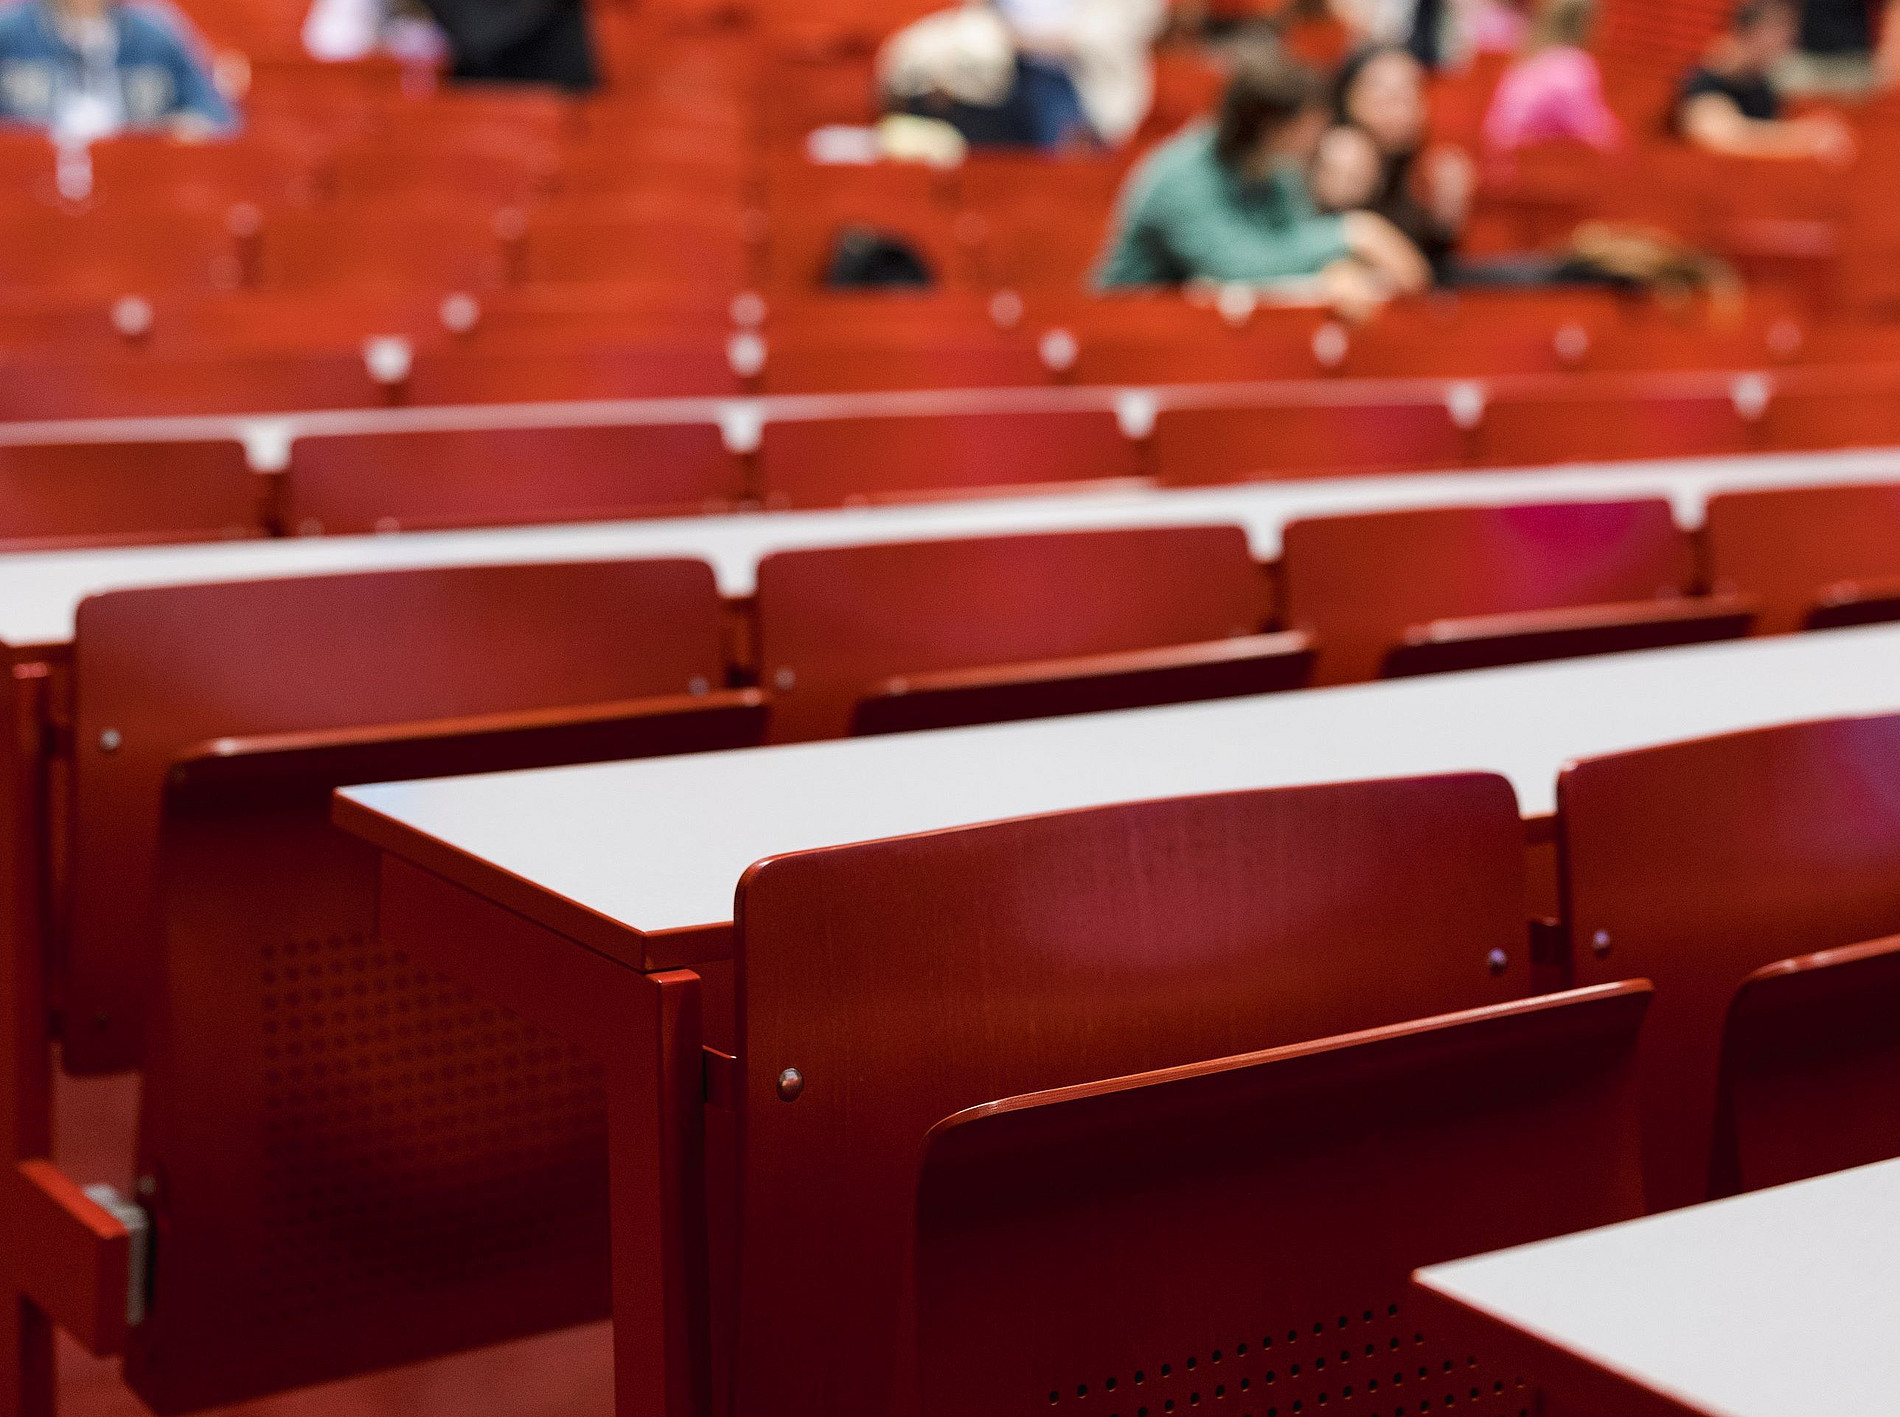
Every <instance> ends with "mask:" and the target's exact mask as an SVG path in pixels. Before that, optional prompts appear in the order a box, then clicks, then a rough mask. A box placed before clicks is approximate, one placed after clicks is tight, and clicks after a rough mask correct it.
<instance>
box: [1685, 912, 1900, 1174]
mask: <svg viewBox="0 0 1900 1417" xmlns="http://www.w3.org/2000/svg"><path fill="white" fill-rule="evenodd" d="M1896 1156H1900V939H1885V940H1870V941H1868V942H1866V943H1864V944H1859V945H1848V946H1846V947H1845V948H1842V949H1838V950H1823V951H1821V952H1820V953H1818V954H1811V955H1804V956H1802V957H1800V958H1798V959H1787V960H1779V961H1777V962H1776V963H1774V964H1769V965H1764V966H1763V967H1762V968H1760V969H1758V970H1756V971H1755V972H1754V973H1753V974H1751V975H1749V976H1748V978H1747V979H1745V980H1743V981H1742V985H1741V987H1740V988H1739V989H1738V990H1736V993H1735V998H1734V1001H1733V1002H1732V1003H1731V1004H1730V1005H1729V1010H1728V1021H1727V1023H1726V1024H1725V1025H1724V1026H1723V1029H1722V1070H1721V1080H1720V1083H1719V1086H1718V1090H1717V1093H1716V1116H1715V1155H1714V1157H1713V1160H1712V1163H1711V1166H1710V1173H1709V1176H1710V1179H1709V1187H1710V1194H1711V1195H1714V1196H1727V1195H1734V1194H1737V1193H1738V1192H1741V1191H1755V1190H1760V1189H1762V1188H1763V1187H1766V1186H1785V1185H1789V1184H1791V1183H1792V1182H1795V1181H1804V1180H1806V1179H1808V1178H1809V1177H1810V1176H1825V1175H1830V1174H1832V1173H1834V1172H1836V1171H1846V1170H1849V1169H1850V1168H1852V1167H1855V1166H1867V1165H1871V1164H1873V1163H1874V1162H1877V1161H1887V1160H1891V1159H1892V1158H1893V1157H1896Z"/></svg>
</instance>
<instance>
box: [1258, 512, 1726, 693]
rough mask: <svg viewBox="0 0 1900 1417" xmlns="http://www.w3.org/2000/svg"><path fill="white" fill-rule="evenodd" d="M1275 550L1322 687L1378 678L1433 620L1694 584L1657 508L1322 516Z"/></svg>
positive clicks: (1604, 601)
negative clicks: (1315, 654)
mask: <svg viewBox="0 0 1900 1417" xmlns="http://www.w3.org/2000/svg"><path fill="white" fill-rule="evenodd" d="M1281 547H1282V550H1281V555H1280V577H1281V592H1282V596H1283V601H1282V614H1281V618H1282V619H1283V620H1284V621H1285V622H1286V623H1287V625H1289V626H1290V627H1292V628H1295V629H1300V630H1305V631H1307V632H1308V633H1310V634H1312V635H1314V636H1315V637H1316V638H1317V640H1318V642H1319V648H1320V656H1319V667H1318V670H1317V674H1316V677H1317V679H1318V681H1319V682H1320V683H1322V684H1339V683H1352V682H1357V681H1359V680H1365V679H1373V678H1376V677H1378V676H1379V675H1380V673H1381V672H1382V671H1383V670H1384V668H1385V665H1386V663H1387V657H1388V656H1389V655H1391V654H1392V652H1393V651H1394V650H1397V649H1400V648H1401V647H1402V646H1404V645H1406V643H1407V641H1408V638H1409V637H1410V635H1409V632H1411V631H1412V630H1413V628H1414V627H1420V626H1425V625H1427V624H1429V622H1432V621H1438V620H1448V619H1458V618H1464V617H1469V616H1480V615H1506V614H1521V613H1524V612H1531V611H1546V610H1555V609H1559V608H1576V607H1583V606H1597V605H1608V604H1617V603H1622V602H1630V601H1639V600H1658V599H1669V598H1672V597H1678V596H1681V595H1684V594H1686V593H1687V592H1688V591H1689V590H1690V589H1691V587H1692V584H1693V581H1694V577H1695V567H1694V562H1693V557H1692V556H1691V553H1690V547H1689V542H1688V539H1687V538H1686V537H1684V536H1683V534H1682V533H1681V531H1679V530H1678V529H1677V527H1676V523H1675V520H1674V518H1673V517H1672V516H1671V514H1670V510H1669V504H1668V503H1666V502H1663V501H1646V502H1573V503H1555V504H1550V505H1545V506H1525V507H1455V508H1443V509H1436V510H1429V511H1408V512H1373V513H1367V514H1363V515H1355V516H1342V517H1316V518H1312V519H1308V520H1302V521H1294V522H1291V523H1289V524H1288V525H1287V527H1286V529H1285V531H1284V533H1283V534H1282V542H1281ZM1534 657H1539V656H1534ZM1493 662H1497V661H1496V660H1493ZM1401 667H1402V666H1401Z"/></svg>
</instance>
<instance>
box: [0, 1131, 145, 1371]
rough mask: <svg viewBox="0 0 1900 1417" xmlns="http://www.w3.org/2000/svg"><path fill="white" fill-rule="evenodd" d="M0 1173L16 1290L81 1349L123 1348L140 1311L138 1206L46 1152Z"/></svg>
mask: <svg viewBox="0 0 1900 1417" xmlns="http://www.w3.org/2000/svg"><path fill="white" fill-rule="evenodd" d="M4 1180H5V1186H4V1187H3V1188H0V1190H4V1197H0V1241H3V1242H4V1245H5V1265H6V1268H8V1269H10V1270H11V1271H12V1275H13V1278H14V1280H15V1282H16V1283H17V1284H18V1285H19V1288H20V1292H21V1293H22V1294H23V1295H25V1297H26V1298H28V1299H30V1300H32V1301H33V1303H34V1305H35V1306H37V1307H38V1308H39V1309H40V1310H41V1311H42V1312H43V1313H45V1314H46V1315H47V1316H48V1317H49V1318H51V1319H52V1320H53V1322H54V1323H56V1324H58V1325H59V1326H60V1327H61V1328H63V1329H65V1330H66V1331H67V1332H68V1333H70V1334H71V1335H72V1336H73V1337H74V1338H76V1339H78V1340H79V1342H80V1344H81V1345H82V1346H83V1347H84V1348H85V1349H86V1351H87V1352H88V1353H91V1354H93V1355H94V1356H95V1357H101V1358H103V1357H106V1356H108V1355H111V1354H114V1353H118V1352H120V1351H122V1350H123V1349H124V1347H125V1334H126V1329H127V1328H128V1327H130V1326H131V1325H132V1324H134V1323H137V1322H139V1321H140V1320H141V1319H142V1318H143V1317H144V1307H145V1258H146V1234H147V1232H146V1227H145V1222H144V1212H142V1211H140V1210H139V1209H138V1207H137V1206H134V1205H132V1204H130V1203H129V1202H126V1201H123V1200H120V1199H119V1198H117V1197H116V1196H115V1195H113V1194H112V1193H111V1192H110V1189H109V1188H105V1187H87V1188H84V1189H82V1188H81V1187H80V1186H78V1185H77V1184H75V1183H74V1182H73V1181H72V1180H71V1178H69V1177H68V1176H67V1175H66V1173H65V1172H63V1171H61V1170H60V1169H59V1168H58V1167H57V1166H55V1165H54V1164H53V1163H52V1162H50V1161H46V1160H39V1159H36V1160H31V1161H22V1162H19V1163H18V1164H17V1165H16V1166H15V1167H14V1168H13V1170H12V1171H11V1173H9V1174H8V1175H7V1176H6V1177H5V1178H4Z"/></svg>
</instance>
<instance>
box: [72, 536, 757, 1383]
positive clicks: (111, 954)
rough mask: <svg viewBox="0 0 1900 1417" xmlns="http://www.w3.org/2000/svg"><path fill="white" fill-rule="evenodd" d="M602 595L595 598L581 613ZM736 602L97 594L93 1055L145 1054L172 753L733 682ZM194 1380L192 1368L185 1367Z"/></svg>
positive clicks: (361, 588) (84, 626)
mask: <svg viewBox="0 0 1900 1417" xmlns="http://www.w3.org/2000/svg"><path fill="white" fill-rule="evenodd" d="M580 605H585V606H587V607H588V613H587V614H585V615H580V614H576V613H575V607H576V606H580ZM722 633H723V608H722V605H721V602H720V599H719V595H718V592H717V589H716V587H715V586H714V583H713V579H712V571H711V569H710V568H709V567H708V566H706V565H705V564H704V563H701V562H695V561H657V562H611V563H594V564H574V565H552V566H516V567H492V566H491V567H477V568H457V569H450V570H428V571H394V572H376V573H365V574H360V575H346V576H331V577H318V578H310V579H286V580H265V581H254V582H236V583H230V584H223V585H206V586H197V587H177V588H166V589H160V590H133V591H121V592H114V593H111V594H108V595H104V596H97V597H94V598H91V599H88V600H86V601H84V602H83V603H82V604H81V605H80V607H79V612H78V620H77V628H76V632H75V639H74V664H75V669H76V672H77V674H78V675H79V686H80V687H79V694H78V702H77V704H76V708H75V712H76V715H77V718H78V729H77V731H78V733H79V736H80V737H81V739H83V741H84V742H86V743H87V744H88V745H96V744H98V743H99V742H100V741H101V735H102V734H105V733H106V731H107V730H108V729H110V730H112V731H113V733H114V734H115V735H116V741H118V742H119V743H121V744H122V745H123V746H122V747H119V748H116V749H114V750H112V751H110V752H102V751H96V750H95V751H88V752H85V753H80V754H77V755H76V764H77V766H76V784H75V789H74V791H75V797H74V804H75V805H74V811H73V830H74V840H73V845H72V853H71V872H70V876H71V879H70V881H69V882H68V883H67V885H68V889H69V890H70V892H71V902H72V904H71V910H72V914H71V924H70V930H71V940H70V949H69V952H68V954H67V957H66V959H65V961H64V964H65V970H66V974H67V976H68V977H67V978H66V980H65V986H64V987H65V988H66V989H67V991H68V993H69V996H70V997H71V998H72V1000H73V1007H75V1008H83V1011H84V1017H85V1018H86V1019H88V1020H89V1021H91V1024H92V1026H91V1027H89V1028H88V1029H87V1030H86V1031H85V1035H84V1037H83V1038H81V1037H74V1038H72V1039H70V1040H68V1042H67V1047H66V1050H65V1061H66V1064H67V1066H68V1068H70V1069H72V1070H74V1071H77V1072H85V1073H92V1072H100V1071H111V1070H114V1069H118V1068H124V1067H128V1066H131V1065H133V1064H135V1063H136V1062H137V1061H138V1059H139V1057H140V1048H141V1044H142V1037H143V1020H144V1003H145V999H146V995H147V992H148V988H149V983H150V979H151V970H152V965H153V961H154V960H155V959H156V957H157V947H156V935H157V929H158V926H157V920H158V910H159V902H158V898H157V894H156V890H157V886H156V882H157V870H158V862H157V859H156V854H157V853H156V841H157V830H158V818H159V804H160V796H161V793H162V790H163V787H164V783H165V774H166V771H167V768H168V767H169V765H170V763H171V761H172V759H173V758H174V757H176V756H178V755H179V754H181V753H184V752H185V751H186V750H188V749H192V748H194V747H196V746H197V745H199V744H201V743H207V742H209V741H210V740H212V739H215V738H220V737H227V736H231V735H244V734H259V733H294V732H301V731H305V730H317V729H331V728H341V727H347V726H356V725H363V724H375V723H394V722H403V721H407V720H414V719H435V718H448V717H456V716H463V715H468V714H476V713H487V712H511V711H518V710H525V709H533V708H543V707H553V706H559V705H570V704H588V703H597V702H606V701H613V700H624V699H632V698H639V697H646V696H652V695H659V694H678V695H685V694H687V693H689V692H692V691H693V690H694V689H697V690H699V691H701V692H705V691H709V690H711V689H715V688H718V687H719V686H720V684H721V682H722V680H723V677H724V661H723V655H722V641H721V635H722ZM179 1380H180V1381H184V1380H185V1379H182V1378H181V1379H179Z"/></svg>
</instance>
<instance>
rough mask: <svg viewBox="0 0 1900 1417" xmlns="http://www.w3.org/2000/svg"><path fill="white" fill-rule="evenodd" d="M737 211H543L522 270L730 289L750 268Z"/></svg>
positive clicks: (544, 275) (526, 244)
mask: <svg viewBox="0 0 1900 1417" xmlns="http://www.w3.org/2000/svg"><path fill="white" fill-rule="evenodd" d="M748 267H749V262H748V254H747V251H746V243H745V235H744V232H743V230H742V228H741V224H740V222H739V220H738V217H737V215H736V213H735V214H734V215H733V217H732V218H731V219H727V218H724V217H720V216H711V217H705V216H698V215H688V214H675V215H672V216H668V217H653V216H645V215H631V216H629V215H621V214H617V213H615V212H613V211H612V210H611V209H609V210H607V211H589V210H587V209H584V208H583V209H578V210H577V209H573V208H563V209H556V210H553V211H546V212H541V213H537V214H536V215H535V216H534V217H533V218H531V219H530V221H529V223H528V227H527V234H526V236H525V237H524V238H523V252H522V256H521V261H520V266H519V271H518V274H519V275H520V277H521V278H522V279H524V280H529V281H576V282H608V283H612V282H648V283H652V284H656V285H675V286H678V285H705V286H712V287H715V288H717V289H719V290H721V291H723V292H727V293H730V292H732V291H735V290H739V289H741V288H742V287H743V286H744V285H745V284H746V279H747V276H748V274H749V269H748Z"/></svg>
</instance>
